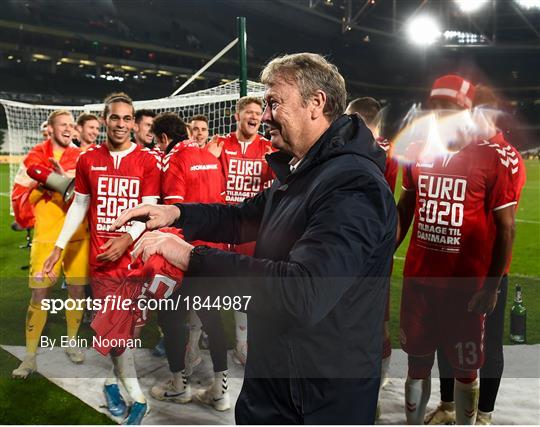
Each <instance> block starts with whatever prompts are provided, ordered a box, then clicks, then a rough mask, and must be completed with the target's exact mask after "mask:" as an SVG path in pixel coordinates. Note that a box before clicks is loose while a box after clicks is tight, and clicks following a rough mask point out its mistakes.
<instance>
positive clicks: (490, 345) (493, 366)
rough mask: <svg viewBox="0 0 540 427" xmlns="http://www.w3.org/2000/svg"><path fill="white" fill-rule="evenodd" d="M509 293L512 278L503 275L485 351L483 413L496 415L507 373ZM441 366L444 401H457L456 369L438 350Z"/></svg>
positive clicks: (488, 325) (488, 319)
mask: <svg viewBox="0 0 540 427" xmlns="http://www.w3.org/2000/svg"><path fill="white" fill-rule="evenodd" d="M507 293H508V276H506V275H505V276H503V278H502V280H501V285H500V287H499V295H498V298H497V305H496V306H495V310H493V313H491V314H490V315H489V316H487V317H486V325H485V335H484V352H485V361H484V365H483V366H482V368H481V369H480V398H479V401H478V409H479V410H480V411H482V412H492V411H493V409H494V408H495V400H496V399H497V393H498V392H499V385H500V384H501V377H502V373H503V370H504V356H503V344H502V343H503V333H504V312H505V309H506V297H507ZM437 363H438V364H439V375H440V377H441V400H442V401H443V402H453V401H454V379H453V375H454V374H453V370H452V367H451V366H450V363H448V360H447V359H446V357H445V355H444V352H443V351H437Z"/></svg>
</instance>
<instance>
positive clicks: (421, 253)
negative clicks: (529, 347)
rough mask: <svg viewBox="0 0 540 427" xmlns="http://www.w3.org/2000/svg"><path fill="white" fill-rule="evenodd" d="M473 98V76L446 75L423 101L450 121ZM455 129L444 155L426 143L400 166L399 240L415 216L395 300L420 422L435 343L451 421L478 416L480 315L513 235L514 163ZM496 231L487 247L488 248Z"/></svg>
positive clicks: (413, 418) (410, 401) (410, 412)
mask: <svg viewBox="0 0 540 427" xmlns="http://www.w3.org/2000/svg"><path fill="white" fill-rule="evenodd" d="M473 97H474V86H473V85H472V84H471V83H470V82H468V81H467V80H465V79H463V78H461V77H459V76H455V75H447V76H443V77H441V78H439V79H437V80H436V81H435V83H434V84H433V88H432V90H431V94H430V99H429V106H430V108H432V109H434V110H435V112H440V113H443V114H444V116H445V119H444V120H445V122H446V123H448V121H449V120H451V119H452V116H453V117H458V115H459V114H463V113H466V110H468V109H470V108H471V107H472V102H473ZM441 110H446V111H445V112H444V111H441ZM456 122H459V124H461V123H462V120H457V121H456ZM458 126H459V125H458ZM456 135H461V137H459V138H456V139H454V140H453V141H451V144H449V147H448V149H447V150H443V152H440V153H434V152H430V151H429V150H428V148H429V146H430V144H429V141H426V142H424V143H422V144H418V146H417V147H413V150H411V151H414V150H416V151H417V152H418V153H419V154H417V155H416V156H415V158H414V159H413V161H412V162H411V163H410V164H408V165H407V166H405V168H404V171H403V191H402V193H401V197H400V201H399V204H398V211H399V227H398V245H399V243H401V242H402V240H403V238H404V237H405V235H406V232H407V230H408V228H409V226H410V223H411V221H412V219H413V217H414V225H413V233H412V236H411V242H410V244H409V248H408V251H407V256H406V260H405V268H404V273H403V275H404V283H403V294H402V301H401V345H402V348H403V349H404V350H405V351H406V352H407V354H408V355H409V371H408V376H407V380H406V383H405V404H406V411H405V412H406V416H407V422H408V423H409V424H423V422H424V415H425V409H426V405H427V402H428V400H429V396H430V389H431V377H430V375H431V368H432V365H433V361H434V354H435V350H436V348H437V347H439V348H441V349H442V350H443V351H444V352H445V355H446V356H447V357H448V360H449V362H450V364H451V365H452V368H453V371H454V377H455V378H456V381H455V387H454V396H455V402H456V423H457V424H474V422H475V421H476V414H477V407H478V384H479V381H478V375H477V370H478V369H479V368H480V367H481V366H482V364H483V361H484V351H483V350H484V349H483V334H484V318H485V315H486V314H489V313H491V312H492V310H493V308H494V306H495V304H496V301H497V288H498V286H499V283H500V280H501V277H502V275H503V273H504V269H505V267H506V264H507V262H508V260H509V256H510V251H511V247H512V241H513V236H514V209H515V205H516V203H517V194H516V191H515V187H514V186H513V185H512V168H511V167H509V165H507V164H506V163H505V159H503V158H502V157H501V154H500V152H499V151H497V150H496V149H495V148H494V147H491V146H490V144H489V143H485V142H484V141H482V140H480V141H478V140H475V139H473V138H468V137H467V133H466V132H463V130H462V131H460V132H456ZM492 220H493V222H494V226H493V228H492V227H491V223H490V221H492ZM492 230H494V233H495V243H494V245H493V249H491V246H490V245H489V244H488V245H486V242H488V243H489V241H490V240H491V239H490V231H492Z"/></svg>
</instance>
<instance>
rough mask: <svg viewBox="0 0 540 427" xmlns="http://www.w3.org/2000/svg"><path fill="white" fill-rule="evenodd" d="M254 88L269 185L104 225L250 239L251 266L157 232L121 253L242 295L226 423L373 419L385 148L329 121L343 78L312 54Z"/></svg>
mask: <svg viewBox="0 0 540 427" xmlns="http://www.w3.org/2000/svg"><path fill="white" fill-rule="evenodd" d="M261 80H262V82H263V83H264V84H265V85H266V86H267V91H266V94H265V98H266V104H267V105H266V109H265V112H264V115H263V121H264V122H265V123H266V124H267V125H268V127H269V129H270V135H271V138H272V144H273V145H274V147H276V148H277V149H278V150H279V151H278V152H276V153H273V154H271V155H269V156H267V159H268V162H269V164H270V166H271V167H272V169H273V170H274V172H275V173H276V177H277V179H276V180H275V182H274V184H273V186H272V187H271V188H270V189H268V190H266V191H264V192H262V193H261V194H259V195H257V196H255V197H254V198H252V199H248V200H246V201H245V202H244V203H241V204H239V205H235V206H225V205H189V204H182V205H177V206H176V207H175V206H167V207H155V206H141V207H137V208H134V209H131V210H129V211H126V212H125V213H124V214H122V215H121V216H120V218H119V219H118V220H117V221H116V223H115V224H114V225H113V227H119V226H120V225H121V224H123V223H125V222H126V221H128V220H130V219H131V218H134V217H137V218H139V219H140V218H141V217H142V218H144V219H146V221H147V227H148V228H149V229H155V228H159V227H163V226H166V225H171V224H174V225H175V226H177V227H181V228H183V229H184V234H185V237H186V239H187V240H195V239H197V240H204V241H216V242H229V243H242V242H247V241H252V240H256V241H257V247H256V251H255V256H254V257H248V256H243V255H239V254H234V253H229V252H223V251H219V250H216V249H211V248H206V247H193V246H191V245H189V244H188V243H186V242H184V241H182V240H180V239H178V238H177V237H174V236H172V237H171V236H167V235H165V233H160V232H152V233H147V234H146V235H145V236H143V238H142V239H141V240H140V241H139V242H138V244H137V246H136V248H135V256H137V255H139V254H142V255H143V258H144V257H148V256H150V255H151V254H153V253H160V254H162V255H163V256H164V257H165V258H167V259H168V260H169V261H170V262H171V263H173V264H175V265H177V266H178V267H180V268H182V269H183V270H185V271H187V273H188V275H189V276H190V277H197V276H212V277H215V276H219V277H221V278H226V279H223V280H218V279H216V280H214V282H215V287H216V289H219V290H220V291H222V292H223V291H224V290H226V292H227V293H229V294H232V295H250V296H252V298H251V301H250V304H249V305H248V306H247V313H248V317H249V323H250V329H249V335H248V345H249V356H248V360H247V364H246V370H245V379H244V384H243V387H242V392H241V394H240V397H239V399H238V402H237V404H236V421H237V422H238V423H249V424H258V423H270V424H283V423H285V424H296V423H298V424H303V423H305V424H325V423H326V424H327V423H331V424H351V423H352V424H369V423H373V422H374V417H375V408H376V404H377V394H378V386H379V377H380V363H381V349H382V342H381V340H382V336H383V334H382V329H383V319H384V306H385V301H386V292H387V287H388V283H389V275H390V266H391V259H392V253H393V249H394V245H395V236H396V208H395V204H394V199H393V196H392V193H391V191H390V189H389V187H388V185H387V184H386V181H385V179H384V176H383V172H384V164H385V153H384V152H383V151H382V150H381V149H380V148H379V147H378V145H377V144H375V143H374V141H373V136H372V134H371V132H370V131H369V130H368V129H367V127H366V126H365V124H364V123H363V122H362V121H361V120H360V119H358V118H357V117H356V116H352V117H350V116H345V115H342V112H343V110H344V109H345V100H346V92H345V83H344V81H343V78H342V77H341V75H340V74H339V73H338V71H337V69H336V67H334V66H333V65H332V64H330V63H328V62H327V61H326V60H325V59H324V58H322V57H321V56H319V55H315V54H308V53H303V54H295V55H286V56H283V57H280V58H276V59H274V60H272V61H271V62H270V63H269V64H268V65H267V66H266V68H265V70H263V73H262V75H261Z"/></svg>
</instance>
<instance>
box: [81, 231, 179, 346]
mask: <svg viewBox="0 0 540 427" xmlns="http://www.w3.org/2000/svg"><path fill="white" fill-rule="evenodd" d="M160 231H162V232H164V233H173V234H176V235H177V236H180V237H181V238H183V236H182V233H181V232H180V231H179V230H178V229H175V228H162V229H160ZM129 267H130V268H129V270H130V271H129V274H128V276H127V277H126V278H125V280H124V281H123V282H122V284H121V285H120V286H118V287H117V288H116V290H115V292H114V294H113V295H112V298H111V303H110V304H111V305H110V306H103V308H102V310H100V311H98V312H97V313H96V316H95V318H94V320H93V321H92V324H91V327H92V329H94V331H95V332H96V336H98V337H101V338H102V339H101V340H94V348H95V349H96V350H97V351H98V352H100V353H101V354H103V355H106V354H108V353H109V352H110V350H111V349H112V347H111V346H109V345H106V344H103V343H107V340H108V341H111V340H113V339H125V340H128V339H131V338H133V331H134V328H135V325H136V323H137V320H138V319H139V318H140V317H141V316H142V310H141V309H142V308H144V305H143V304H141V303H140V302H138V301H139V300H141V299H147V300H148V299H156V300H161V299H166V298H169V297H170V296H171V295H172V294H173V293H174V292H175V291H176V290H178V289H180V287H181V285H182V280H183V278H184V272H183V271H182V270H180V269H179V268H177V267H175V266H174V265H172V264H170V263H169V262H168V261H167V260H166V259H165V258H163V257H162V256H161V255H158V254H154V255H152V256H151V257H150V258H148V259H147V260H146V262H145V263H143V261H142V260H141V259H140V258H138V259H137V260H135V262H134V263H133V264H132V265H130V266H129ZM124 300H130V302H131V304H129V303H126V305H127V306H128V307H129V308H128V309H125V306H124V305H122V301H124ZM102 304H105V301H104V300H103V301H102ZM104 338H106V339H107V340H104ZM100 343H102V344H101V345H100Z"/></svg>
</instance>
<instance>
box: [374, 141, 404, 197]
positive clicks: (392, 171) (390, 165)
mask: <svg viewBox="0 0 540 427" xmlns="http://www.w3.org/2000/svg"><path fill="white" fill-rule="evenodd" d="M375 141H376V142H377V144H379V147H381V148H382V149H383V150H384V152H385V153H386V165H385V166H386V167H385V169H384V178H385V179H386V182H387V183H388V185H389V186H390V190H392V193H394V192H395V191H396V180H397V174H398V171H399V164H398V161H397V159H396V158H395V157H392V147H391V146H390V142H389V141H388V140H387V139H384V138H382V137H379V138H377V139H376V140H375Z"/></svg>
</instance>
